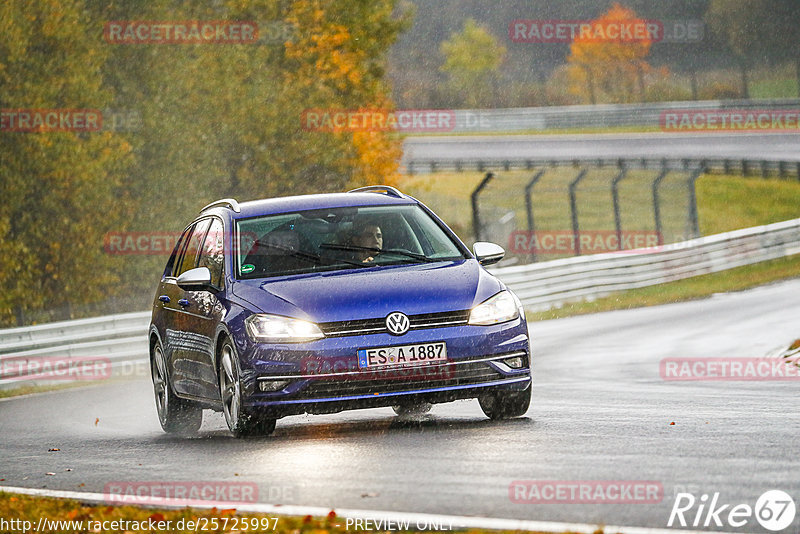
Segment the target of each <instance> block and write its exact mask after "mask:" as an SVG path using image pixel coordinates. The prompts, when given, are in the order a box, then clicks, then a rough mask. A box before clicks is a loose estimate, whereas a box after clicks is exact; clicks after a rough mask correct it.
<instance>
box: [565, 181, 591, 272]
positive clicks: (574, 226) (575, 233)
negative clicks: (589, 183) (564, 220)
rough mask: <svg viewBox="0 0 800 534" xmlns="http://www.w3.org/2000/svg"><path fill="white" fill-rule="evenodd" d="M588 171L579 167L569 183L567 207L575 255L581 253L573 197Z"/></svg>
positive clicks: (576, 205)
mask: <svg viewBox="0 0 800 534" xmlns="http://www.w3.org/2000/svg"><path fill="white" fill-rule="evenodd" d="M587 172H588V170H587V169H581V172H579V173H578V176H576V177H575V179H574V180H572V182H570V184H569V207H570V210H571V212H572V238H573V239H574V240H575V255H576V256H580V255H581V239H580V237H581V235H580V234H581V232H580V227H579V226H578V204H577V201H576V198H575V190H576V189H577V187H578V184H579V183H580V181H581V180H583V177H584V176H586V173H587Z"/></svg>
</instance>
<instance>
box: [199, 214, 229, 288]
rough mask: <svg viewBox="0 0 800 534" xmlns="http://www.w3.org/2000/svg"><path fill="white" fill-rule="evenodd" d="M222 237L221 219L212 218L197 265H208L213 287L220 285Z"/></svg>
mask: <svg viewBox="0 0 800 534" xmlns="http://www.w3.org/2000/svg"><path fill="white" fill-rule="evenodd" d="M223 237H224V234H223V229H222V221H220V220H219V219H214V220H213V222H212V223H211V227H210V228H209V230H208V234H206V239H205V241H203V248H202V250H201V252H200V260H199V261H198V262H197V266H198V267H208V270H209V271H211V284H212V285H214V286H215V287H222V272H223V267H222V266H223V259H224V253H223V246H224V239H223Z"/></svg>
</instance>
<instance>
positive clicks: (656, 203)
mask: <svg viewBox="0 0 800 534" xmlns="http://www.w3.org/2000/svg"><path fill="white" fill-rule="evenodd" d="M667 174H669V170H668V169H664V170H662V171H661V172H660V173H659V174H658V176H657V177H656V179H655V180H653V217H655V220H656V236H657V237H658V245H659V246H661V245H663V244H664V237H663V235H662V233H661V204H660V199H659V198H658V186H659V185H661V182H662V180H664V178H666V177H667Z"/></svg>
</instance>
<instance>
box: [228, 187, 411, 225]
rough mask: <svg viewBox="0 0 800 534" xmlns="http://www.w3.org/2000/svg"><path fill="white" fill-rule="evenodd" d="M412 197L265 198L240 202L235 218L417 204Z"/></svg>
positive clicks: (307, 196)
mask: <svg viewBox="0 0 800 534" xmlns="http://www.w3.org/2000/svg"><path fill="white" fill-rule="evenodd" d="M415 204H417V201H416V200H415V199H413V198H411V197H408V196H405V195H404V196H403V197H395V196H391V195H386V194H381V193H327V194H318V195H298V196H291V197H278V198H269V199H263V200H252V201H248V202H242V203H241V204H239V209H240V210H241V211H240V212H239V213H236V214H235V215H234V218H235V219H244V218H248V217H257V216H259V215H274V214H278V213H287V212H292V211H302V210H314V209H329V208H342V207H350V206H391V205H398V206H402V205H406V206H408V205H415Z"/></svg>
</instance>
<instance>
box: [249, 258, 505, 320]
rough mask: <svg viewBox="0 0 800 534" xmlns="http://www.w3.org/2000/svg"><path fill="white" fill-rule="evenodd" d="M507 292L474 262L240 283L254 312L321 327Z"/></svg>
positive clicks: (467, 303)
mask: <svg viewBox="0 0 800 534" xmlns="http://www.w3.org/2000/svg"><path fill="white" fill-rule="evenodd" d="M501 289H503V285H502V284H501V283H500V282H499V281H498V280H497V279H496V278H495V277H493V276H492V275H490V274H489V273H488V272H486V271H485V270H484V269H483V267H481V266H480V265H479V264H478V262H477V261H476V260H474V259H469V260H461V261H455V262H453V261H448V262H437V263H427V264H414V265H393V266H385V267H375V268H370V269H359V270H345V271H335V272H327V273H314V274H303V275H294V276H288V277H278V278H266V279H257V280H238V281H236V283H235V284H234V290H233V292H234V294H236V295H237V296H238V297H239V298H241V299H244V300H246V301H247V302H250V303H251V304H252V305H253V307H254V310H253V311H255V312H258V311H261V312H264V313H274V314H277V315H285V316H289V317H297V318H301V319H306V320H309V321H313V322H317V323H325V322H331V321H345V320H355V319H371V318H376V317H385V316H386V315H388V314H389V313H391V312H393V311H401V312H403V313H405V314H407V315H416V314H421V313H436V312H445V311H455V310H466V309H470V308H472V307H473V306H475V305H476V304H480V303H481V302H483V301H484V300H486V299H487V298H489V297H491V296H492V295H494V294H495V293H497V292H498V291H500V290H501Z"/></svg>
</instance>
